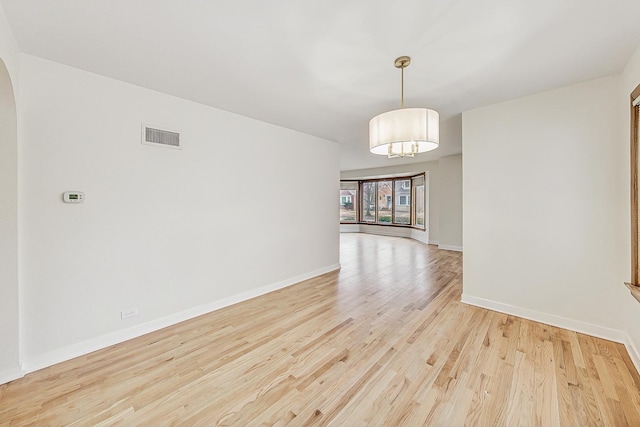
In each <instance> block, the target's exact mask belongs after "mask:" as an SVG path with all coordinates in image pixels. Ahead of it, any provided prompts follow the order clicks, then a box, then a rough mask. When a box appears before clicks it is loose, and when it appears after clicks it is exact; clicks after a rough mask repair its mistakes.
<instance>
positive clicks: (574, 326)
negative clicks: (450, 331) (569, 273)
mask: <svg viewBox="0 0 640 427" xmlns="http://www.w3.org/2000/svg"><path fill="white" fill-rule="evenodd" d="M461 301H462V302H463V303H465V304H470V305H475V306H476V307H482V308H486V309H489V310H493V311H499V312H500V313H505V314H511V315H513V316H517V317H522V318H525V319H529V320H533V321H535V322H540V323H545V324H547V325H551V326H557V327H559V328H563V329H569V330H571V331H575V332H580V333H582V334H586V335H591V336H594V337H597V338H603V339H606V340H609V341H615V342H619V343H622V344H625V343H626V341H627V340H628V337H627V334H626V333H624V332H622V331H619V330H617V329H610V328H605V327H604V326H599V325H594V324H592V323H587V322H583V321H580V320H574V319H569V318H567V317H562V316H557V315H555V314H549V313H543V312H541V311H536V310H530V309H528V308H522V307H516V306H514V305H510V304H504V303H501V302H496V301H491V300H488V299H484V298H478V297H474V296H471V295H466V294H464V293H463V294H462V298H461Z"/></svg>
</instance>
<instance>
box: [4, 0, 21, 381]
mask: <svg viewBox="0 0 640 427" xmlns="http://www.w3.org/2000/svg"><path fill="white" fill-rule="evenodd" d="M18 56H19V54H18V47H17V44H16V41H15V38H14V36H13V34H12V32H11V29H10V26H9V23H8V21H7V19H6V16H5V13H4V9H3V8H2V5H0V296H1V297H0V347H1V348H2V350H1V351H0V384H2V383H5V382H8V381H11V380H14V379H16V378H19V377H20V376H22V371H21V368H20V343H19V326H20V325H19V285H18V284H19V264H18V238H19V236H18V140H17V116H16V114H17V112H16V95H17V90H16V89H17V86H18V69H19V67H18V64H19V60H18Z"/></svg>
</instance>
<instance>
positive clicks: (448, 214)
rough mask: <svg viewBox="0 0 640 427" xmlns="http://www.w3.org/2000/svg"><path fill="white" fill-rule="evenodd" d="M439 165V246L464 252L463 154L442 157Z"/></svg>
mask: <svg viewBox="0 0 640 427" xmlns="http://www.w3.org/2000/svg"><path fill="white" fill-rule="evenodd" d="M438 165H439V167H438V170H439V184H440V185H439V186H438V199H439V205H440V230H439V235H440V242H439V246H440V248H442V249H451V250H457V251H462V154H458V155H456V156H446V157H442V158H440V159H439V160H438Z"/></svg>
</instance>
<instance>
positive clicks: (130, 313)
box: [120, 307, 138, 320]
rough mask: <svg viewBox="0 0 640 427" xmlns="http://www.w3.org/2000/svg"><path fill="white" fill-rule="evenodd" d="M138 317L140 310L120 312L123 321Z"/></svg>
mask: <svg viewBox="0 0 640 427" xmlns="http://www.w3.org/2000/svg"><path fill="white" fill-rule="evenodd" d="M137 315H138V308H137V307H136V308H132V309H131V310H125V311H121V312H120V318H121V319H122V320H124V319H128V318H130V317H136V316H137Z"/></svg>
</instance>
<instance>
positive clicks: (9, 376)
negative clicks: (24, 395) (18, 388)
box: [0, 366, 25, 384]
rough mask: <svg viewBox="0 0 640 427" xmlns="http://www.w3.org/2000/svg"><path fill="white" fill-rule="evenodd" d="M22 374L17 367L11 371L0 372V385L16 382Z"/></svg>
mask: <svg viewBox="0 0 640 427" xmlns="http://www.w3.org/2000/svg"><path fill="white" fill-rule="evenodd" d="M24 374H25V373H24V372H22V370H21V369H20V367H19V366H16V367H15V368H11V369H5V370H3V371H0V384H5V383H8V382H9V381H13V380H17V379H18V378H22V377H24Z"/></svg>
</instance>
